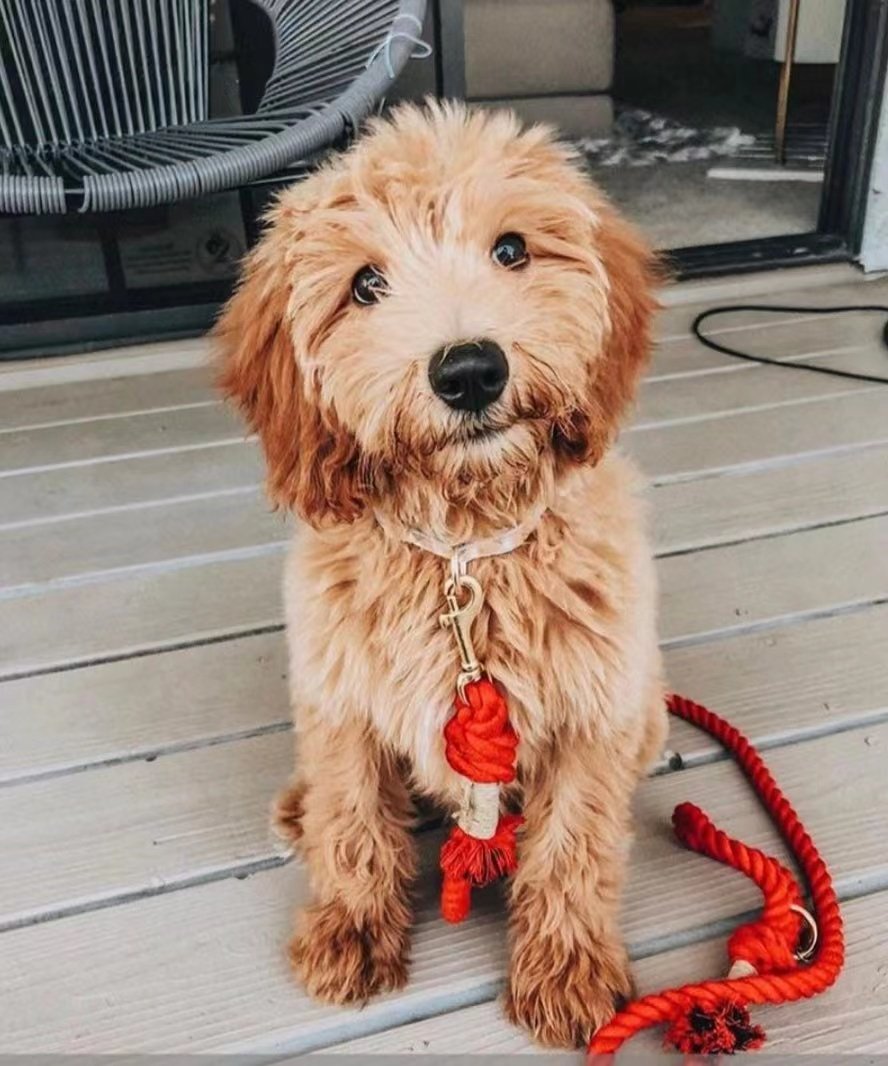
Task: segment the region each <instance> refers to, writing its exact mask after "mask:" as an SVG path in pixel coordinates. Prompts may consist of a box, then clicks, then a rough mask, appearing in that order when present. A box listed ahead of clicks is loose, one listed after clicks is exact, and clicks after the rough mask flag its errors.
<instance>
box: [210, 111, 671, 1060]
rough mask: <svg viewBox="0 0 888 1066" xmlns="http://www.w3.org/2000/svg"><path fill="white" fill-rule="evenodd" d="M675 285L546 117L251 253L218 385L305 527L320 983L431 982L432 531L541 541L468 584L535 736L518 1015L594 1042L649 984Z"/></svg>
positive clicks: (459, 115) (388, 141) (524, 832)
mask: <svg viewBox="0 0 888 1066" xmlns="http://www.w3.org/2000/svg"><path fill="white" fill-rule="evenodd" d="M655 282H656V264H655V263H654V260H653V258H652V256H651V254H650V252H649V250H648V249H647V248H646V247H645V245H644V244H643V242H642V241H641V240H640V239H639V238H638V236H637V235H636V234H635V233H634V232H633V231H632V230H631V229H630V228H629V226H627V224H626V223H625V222H623V221H622V220H621V219H620V218H619V217H618V216H617V215H616V213H615V212H614V210H613V208H612V207H611V206H610V205H609V204H608V202H607V201H606V200H605V199H604V197H603V196H602V195H601V194H600V193H599V192H598V190H597V189H596V188H595V187H594V186H593V185H592V184H591V183H590V182H589V180H588V179H587V178H586V177H585V176H584V175H583V174H582V172H581V170H580V169H579V167H578V164H577V160H576V158H575V156H574V154H573V153H572V151H571V150H570V149H569V148H568V147H565V146H564V145H561V144H559V143H557V142H556V141H555V140H554V139H553V137H552V136H551V134H550V133H549V132H548V131H547V130H546V129H544V128H540V127H535V128H531V129H529V130H524V131H522V129H521V128H520V126H519V124H518V123H517V121H516V120H515V118H514V117H513V116H511V115H509V114H505V113H499V114H492V115H491V114H486V113H481V112H468V111H466V110H465V109H464V108H462V107H459V106H450V105H436V104H428V105H427V106H426V107H424V108H418V107H412V106H411V107H403V108H401V109H399V110H397V111H396V112H395V113H394V115H393V117H392V118H391V119H390V120H388V121H376V122H374V123H373V124H372V125H371V127H370V129H369V131H368V133H367V134H366V135H365V136H363V137H362V138H361V139H360V140H359V142H358V143H357V145H356V146H355V147H353V148H352V149H351V150H350V151H348V152H346V153H345V154H344V155H341V156H339V157H338V158H336V159H334V160H333V161H332V162H329V163H327V164H326V165H325V166H323V167H322V168H321V169H320V170H319V171H318V172H317V173H316V174H314V175H313V176H312V177H310V178H309V179H308V180H307V181H305V182H303V183H302V184H300V185H297V186H295V187H293V188H291V189H288V190H287V191H286V192H285V193H284V194H283V195H282V196H281V197H280V199H279V200H278V202H277V204H276V206H275V207H274V209H273V210H272V212H271V214H270V217H269V226H268V229H267V231H266V233H265V236H264V237H263V239H262V241H261V242H260V244H259V245H258V247H257V248H256V249H255V251H254V252H253V253H252V254H251V256H250V257H249V260H248V261H247V264H246V269H245V272H244V277H243V281H242V284H241V286H240V288H239V290H238V292H237V293H236V295H235V296H234V297H233V299H232V300H231V302H230V304H229V305H228V307H227V309H226V310H225V312H224V314H223V316H222V318H221V320H220V323H219V325H218V327H217V341H218V344H219V347H220V357H221V385H222V388H223V390H224V391H225V393H226V394H227V395H228V396H230V397H232V398H233V399H234V400H235V401H236V402H237V403H238V404H239V405H240V407H241V409H242V410H243V412H244V414H245V415H246V418H247V421H248V422H249V424H250V426H251V427H252V428H253V429H254V430H255V432H256V433H257V434H258V436H259V438H260V440H261V442H262V445H263V448H264V451H265V456H266V460H267V466H268V482H267V483H268V491H269V493H270V496H271V498H272V499H273V501H274V502H275V503H276V504H277V505H279V506H281V507H284V508H288V509H292V510H293V511H294V512H295V513H296V514H297V515H298V516H299V517H300V518H301V519H302V522H301V523H299V526H298V529H297V530H296V533H295V537H294V540H293V545H292V549H291V551H290V555H289V560H288V563H287V567H286V575H285V580H284V600H285V606H286V615H287V621H288V633H289V647H290V659H291V689H292V700H293V708H294V715H295V721H296V731H297V737H298V740H297V748H298V758H297V767H298V769H297V776H296V778H295V779H294V783H293V785H292V787H291V788H290V789H289V790H288V791H287V792H286V793H285V794H284V795H283V796H282V797H281V798H280V799H279V801H278V805H277V819H278V823H279V826H280V827H281V829H282V831H283V832H284V834H285V835H287V836H288V837H289V839H291V840H293V841H297V840H298V841H299V846H300V848H301V850H302V853H303V856H304V859H305V862H306V864H307V866H308V868H309V870H310V872H311V881H312V887H313V894H314V900H313V902H312V903H311V905H310V906H309V907H307V908H306V909H305V910H304V911H303V912H302V913H301V915H300V918H299V922H298V927H297V930H296V933H295V936H294V939H293V941H292V944H291V949H290V951H291V959H292V963H293V966H294V968H295V970H296V972H297V973H298V975H299V976H300V977H301V979H302V981H303V982H304V983H305V985H306V987H307V988H308V990H309V991H310V992H311V993H313V994H314V995H316V996H319V997H321V998H322V999H326V1000H330V1001H335V1002H338V1003H347V1002H357V1003H360V1002H363V1001H365V1000H366V999H367V997H369V996H371V995H373V994H374V993H377V992H381V991H383V990H390V989H396V988H399V987H401V986H402V985H403V984H404V983H405V981H406V980H407V974H408V958H409V948H410V926H411V888H412V883H413V881H414V877H415V873H416V857H415V852H416V843H415V841H414V839H413V837H412V835H411V819H412V806H411V791H413V792H419V793H422V794H424V795H426V796H428V797H431V798H432V799H433V800H434V801H437V802H438V803H440V804H441V805H443V806H444V807H445V808H447V809H449V810H453V809H455V808H456V807H458V806H459V803H460V801H461V798H462V795H463V792H462V789H463V783H464V782H463V779H461V778H459V777H458V776H457V775H456V774H455V773H454V771H453V770H451V768H450V767H449V765H448V763H447V761H446V759H445V755H444V739H443V727H444V724H445V722H446V721H447V719H448V717H449V715H450V714H451V712H452V707H453V698H454V681H455V675H456V672H457V670H458V666H459V664H458V661H457V659H456V657H455V651H454V646H453V641H452V634H450V633H448V632H447V631H446V630H443V629H442V628H441V626H440V625H439V616H440V614H441V612H442V584H443V579H444V575H445V573H446V571H447V564H446V562H445V561H444V560H442V559H441V558H439V557H438V556H437V555H436V554H434V553H433V552H430V551H426V550H423V548H422V547H421V546H419V545H418V544H417V543H416V541H417V537H418V536H422V537H425V538H428V539H430V540H433V541H436V542H437V543H443V544H445V545H447V544H450V545H459V544H466V543H469V544H471V543H473V542H476V541H479V540H482V539H487V538H493V539H494V542H495V541H496V538H498V537H511V538H512V539H513V540H514V541H516V543H515V544H514V546H513V550H511V551H509V552H508V553H506V554H502V555H498V556H496V557H484V558H480V559H478V560H477V561H476V562H474V563H473V564H472V571H471V572H472V575H473V576H474V577H476V578H477V579H478V581H479V582H480V583H481V586H482V587H483V590H484V594H485V601H484V606H483V609H482V611H481V613H480V615H479V616H478V618H477V619H476V622H475V626H474V637H475V643H476V648H477V650H478V652H479V657H480V658H481V659H482V661H483V662H484V663H485V664H486V667H487V668H488V670H489V672H490V674H491V676H492V677H493V678H495V679H496V680H497V682H498V683H500V684H501V685H502V686H503V688H504V689H505V691H506V692H507V694H508V699H509V706H510V715H511V720H512V722H513V724H514V727H515V729H516V731H517V733H518V736H519V739H520V743H519V748H518V767H519V778H518V781H517V783H516V784H515V785H514V786H511V794H510V796H509V799H510V800H511V802H513V803H514V804H516V805H517V804H520V806H521V807H522V809H523V813H524V817H525V822H524V825H523V828H522V829H521V831H520V836H519V868H518V872H517V874H516V875H515V876H514V878H513V879H512V881H511V884H510V886H509V911H510V964H509V978H508V992H507V1011H508V1014H509V1016H510V1017H511V1018H512V1019H514V1020H515V1021H516V1022H519V1023H520V1024H522V1025H524V1026H526V1027H527V1029H528V1030H529V1031H530V1032H531V1033H532V1034H533V1035H534V1037H536V1038H537V1039H538V1040H539V1041H541V1042H543V1043H545V1044H551V1045H560V1046H568V1045H576V1044H579V1043H581V1042H583V1041H584V1040H585V1039H586V1038H587V1037H588V1036H589V1034H590V1032H591V1031H592V1030H593V1029H594V1028H595V1027H596V1026H598V1025H599V1024H601V1023H602V1022H604V1021H605V1020H606V1019H607V1018H609V1016H610V1015H611V1014H612V1012H613V1010H614V1004H615V1002H616V1001H617V1000H619V998H620V997H624V996H626V995H628V994H629V993H630V991H631V978H630V975H629V969H628V965H627V957H626V952H625V949H624V946H623V942H622V939H621V935H620V930H619V922H618V920H619V913H618V912H619V903H620V891H621V882H622V881H623V874H624V868H625V864H626V850H627V843H626V842H627V837H628V835H629V831H630V800H631V796H632V793H633V790H634V789H635V786H636V783H637V781H638V779H639V777H640V776H641V775H642V774H643V772H644V770H645V768H646V766H647V765H648V763H649V762H650V761H651V759H652V758H653V757H654V756H655V755H656V753H657V752H658V751H659V749H660V745H661V742H662V740H663V736H664V732H665V710H664V704H663V688H662V683H661V664H660V658H659V652H658V648H657V633H656V617H655V615H656V608H655V600H656V587H655V577H654V570H653V566H652V562H651V552H650V548H649V545H648V542H647V539H646V533H645V516H644V508H643V506H642V505H641V504H640V502H639V500H638V498H637V497H638V477H637V475H636V473H635V471H634V470H633V468H632V466H631V465H630V463H629V462H627V460H626V459H624V458H623V457H621V456H620V455H619V454H617V453H616V452H615V451H613V450H612V448H611V445H612V443H613V441H614V437H615V435H616V432H617V429H618V425H619V423H620V420H621V417H622V416H623V415H624V413H625V411H626V408H627V406H628V405H629V403H630V401H631V400H632V398H633V394H634V391H635V387H636V383H637V381H638V378H639V375H640V373H641V371H642V370H643V368H644V366H645V363H646V360H647V357H648V354H649V348H650V334H649V330H650V323H651V316H652V311H653V309H654V306H655V303H654V298H653V295H652V289H653V287H654V284H655ZM417 531H419V532H418V533H417Z"/></svg>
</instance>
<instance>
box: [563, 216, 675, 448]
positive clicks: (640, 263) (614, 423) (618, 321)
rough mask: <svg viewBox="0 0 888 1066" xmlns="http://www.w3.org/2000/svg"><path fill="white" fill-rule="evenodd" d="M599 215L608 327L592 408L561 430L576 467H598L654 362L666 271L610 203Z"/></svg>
mask: <svg viewBox="0 0 888 1066" xmlns="http://www.w3.org/2000/svg"><path fill="white" fill-rule="evenodd" d="M594 215H595V218H596V227H595V231H594V234H593V235H592V237H591V241H592V244H593V246H594V248H595V250H596V253H597V258H598V260H599V263H600V264H601V266H602V267H603V270H604V274H605V278H606V289H607V297H606V298H607V314H608V320H609V324H608V329H607V332H606V334H605V338H604V344H603V348H602V351H601V352H600V354H599V355H598V357H597V358H596V359H595V360H594V362H593V365H592V368H591V382H590V390H589V394H588V404H586V405H585V406H584V407H583V409H581V410H576V411H574V412H572V413H571V415H570V416H569V418H568V419H567V421H566V423H565V424H564V425H562V426H560V427H559V429H558V430H557V432H556V443H557V444H559V445H560V447H561V450H562V451H563V452H564V453H565V454H566V455H567V456H568V457H569V458H571V459H573V460H574V461H576V462H593V463H597V462H598V461H599V460H600V459H601V458H602V456H603V455H604V453H605V452H606V451H607V449H608V447H609V446H610V444H611V442H612V441H613V439H614V437H615V436H616V433H617V430H618V428H619V425H620V421H621V419H622V418H623V416H624V414H625V413H626V409H627V408H628V406H629V404H630V403H631V402H632V400H633V398H634V396H635V390H636V388H637V386H638V381H639V379H640V377H641V375H642V372H643V371H644V369H645V367H646V366H647V363H648V360H649V358H650V353H651V326H652V321H653V315H654V311H655V310H656V308H657V301H656V297H655V290H656V288H657V287H658V285H659V284H660V283H661V280H662V268H661V266H660V264H659V261H658V259H657V257H656V256H655V254H654V253H653V252H652V251H651V249H650V248H649V247H648V245H647V244H646V243H645V241H644V240H643V238H642V237H641V236H640V234H638V233H637V232H636V231H635V230H634V229H633V227H632V226H630V225H629V224H627V223H626V222H624V221H623V220H622V219H621V218H620V217H619V215H618V214H617V213H616V211H614V209H613V208H612V207H611V206H610V205H609V204H607V203H602V202H601V201H600V200H598V201H597V202H596V203H595V206H594Z"/></svg>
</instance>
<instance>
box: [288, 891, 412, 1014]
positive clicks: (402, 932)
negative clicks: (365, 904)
mask: <svg viewBox="0 0 888 1066" xmlns="http://www.w3.org/2000/svg"><path fill="white" fill-rule="evenodd" d="M409 947H410V944H409V937H408V932H407V929H406V928H404V927H403V926H402V924H401V923H399V922H391V923H389V922H387V921H386V917H385V915H381V916H380V917H378V918H373V917H365V918H364V919H363V920H362V921H358V920H356V919H355V917H354V915H352V914H350V913H349V912H348V910H347V909H346V907H345V906H344V905H343V904H342V903H340V902H339V901H337V900H334V901H332V902H331V903H323V904H316V905H314V906H312V907H308V908H307V909H306V910H305V911H304V912H303V913H302V916H301V922H300V927H299V929H298V930H297V932H296V935H295V936H294V937H293V939H292V941H291V942H290V962H291V963H292V966H293V969H294V970H295V972H296V974H297V975H298V976H299V978H300V980H301V981H302V983H303V984H304V985H305V988H306V990H307V991H308V992H309V994H310V995H312V996H315V997H316V998H317V999H322V1000H324V1001H326V1002H327V1003H340V1004H344V1003H366V1001H367V1000H368V999H370V997H371V996H375V995H376V994H377V993H379V992H391V991H393V990H395V989H398V988H403V986H404V985H405V984H406V983H407V963H408V957H409Z"/></svg>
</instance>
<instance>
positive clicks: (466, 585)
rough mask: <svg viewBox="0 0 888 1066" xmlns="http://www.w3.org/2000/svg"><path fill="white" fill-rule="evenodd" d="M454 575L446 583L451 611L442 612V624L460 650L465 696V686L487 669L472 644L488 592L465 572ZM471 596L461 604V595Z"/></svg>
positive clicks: (459, 684) (459, 682) (461, 691)
mask: <svg viewBox="0 0 888 1066" xmlns="http://www.w3.org/2000/svg"><path fill="white" fill-rule="evenodd" d="M454 570H455V572H454V573H452V574H451V576H450V578H449V579H448V581H447V583H446V584H445V585H444V598H445V600H446V601H447V607H448V610H447V612H446V614H442V615H441V616H440V618H439V621H440V623H441V625H442V626H445V627H446V628H448V629H450V630H452V632H453V638H454V640H455V641H456V647H457V650H458V652H459V665H460V668H461V669H460V673H459V677H458V678H457V682H456V687H457V690H458V692H459V695H460V698H461V699H463V700H464V699H465V687H466V685H467V684H468V683H469V682H470V681H477V680H478V679H479V678H480V677H481V675H482V674H483V672H484V668H483V667H482V665H481V663H480V662H479V661H478V657H477V655H476V654H475V646H474V644H473V643H472V623H473V622H474V621H475V619H476V618H477V617H478V612H479V611H480V610H481V605H482V603H483V602H484V593H483V592H482V591H481V586H480V584H479V583H478V582H477V581H476V580H475V578H473V577H469V575H468V574H466V573H465V572H463V573H459V571H458V570H457V569H456V568H454ZM463 593H466V594H467V596H466V598H465V599H464V601H463V602H462V603H460V595H462V594H463Z"/></svg>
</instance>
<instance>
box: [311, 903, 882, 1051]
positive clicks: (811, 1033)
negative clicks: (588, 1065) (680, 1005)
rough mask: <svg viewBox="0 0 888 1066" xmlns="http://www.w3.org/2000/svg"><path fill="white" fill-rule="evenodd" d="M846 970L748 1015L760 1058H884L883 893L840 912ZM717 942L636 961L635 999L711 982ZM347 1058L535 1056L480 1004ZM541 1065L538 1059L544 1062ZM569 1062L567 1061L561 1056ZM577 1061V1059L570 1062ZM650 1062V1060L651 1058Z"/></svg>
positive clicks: (718, 966)
mask: <svg viewBox="0 0 888 1066" xmlns="http://www.w3.org/2000/svg"><path fill="white" fill-rule="evenodd" d="M844 917H845V923H846V937H847V947H848V963H847V965H846V968H845V970H844V972H843V973H842V976H841V978H840V980H839V982H838V984H836V985H835V986H834V987H833V988H831V989H830V990H829V991H828V992H826V993H824V994H823V995H821V996H818V997H816V998H814V999H809V1000H802V1001H801V1002H799V1003H793V1004H791V1005H785V1006H780V1007H761V1008H756V1009H755V1010H754V1012H753V1013H754V1020H755V1021H756V1022H757V1023H759V1024H760V1025H762V1026H763V1027H764V1029H765V1031H766V1033H767V1036H768V1042H767V1044H766V1045H765V1048H764V1051H763V1052H762V1054H764V1055H769V1054H775V1053H784V1054H807V1053H816V1054H818V1055H825V1054H827V1053H833V1054H836V1055H839V1054H851V1053H854V1054H859V1055H862V1054H876V1053H878V1052H885V1051H888V1023H886V1015H888V983H886V981H885V980H884V959H885V955H886V952H888V893H886V892H880V893H877V894H876V895H873V896H866V897H864V898H863V899H856V900H854V901H852V902H851V903H848V904H847V905H846V906H845V908H844ZM724 959H725V941H724V937H715V938H713V939H712V940H706V941H704V942H703V943H701V944H693V945H691V946H689V947H686V948H679V949H677V950H675V951H670V952H667V953H665V954H663V955H653V956H651V957H650V958H646V959H639V960H638V962H636V964H635V977H636V981H637V983H638V990H639V994H641V995H647V994H650V993H653V992H658V991H660V990H661V989H664V988H671V987H675V986H677V985H681V984H686V983H688V982H690V981H696V980H699V979H701V978H703V977H708V976H710V975H717V974H719V973H721V972H722V970H723V968H724ZM661 1039H662V1030H661V1029H657V1030H652V1031H649V1032H647V1033H645V1034H639V1036H637V1037H636V1038H635V1039H634V1040H632V1041H631V1042H630V1043H629V1044H627V1045H626V1047H625V1054H626V1056H627V1057H628V1060H629V1061H632V1057H633V1056H637V1055H651V1056H655V1055H656V1054H657V1052H659V1051H661V1050H662V1049H661V1045H660V1041H661ZM334 1052H336V1053H341V1054H347V1055H360V1056H372V1055H386V1056H395V1055H472V1054H474V1055H499V1056H505V1055H515V1054H522V1053H529V1052H536V1053H537V1054H538V1055H539V1054H540V1049H539V1048H537V1047H536V1046H535V1045H534V1044H533V1043H532V1042H531V1041H530V1040H529V1039H528V1037H527V1036H526V1035H525V1034H524V1033H523V1032H522V1031H521V1030H520V1029H517V1028H516V1027H514V1026H512V1025H510V1024H509V1023H508V1022H507V1021H506V1019H505V1017H504V1016H503V1012H502V1007H501V1005H500V1003H499V1002H495V1001H493V1002H487V1003H480V1004H478V1005H477V1006H474V1007H466V1008H465V1009H463V1010H457V1011H453V1012H452V1013H451V1014H444V1015H441V1016H439V1017H436V1018H424V1019H423V1020H422V1021H418V1022H412V1023H409V1024H408V1025H403V1026H399V1027H398V1028H396V1029H388V1030H385V1031H383V1032H381V1033H376V1034H374V1035H373V1036H366V1037H360V1038H358V1039H357V1040H350V1041H346V1042H345V1043H342V1044H337V1045H336V1046H335V1047H332V1048H328V1049H327V1053H330V1054H331V1053H334ZM543 1061H545V1056H543ZM561 1061H563V1062H572V1061H573V1057H565V1056H561ZM576 1061H577V1063H579V1062H580V1061H581V1055H580V1054H579V1053H578V1054H577V1055H576ZM651 1061H654V1059H653V1058H652V1060H651Z"/></svg>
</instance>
